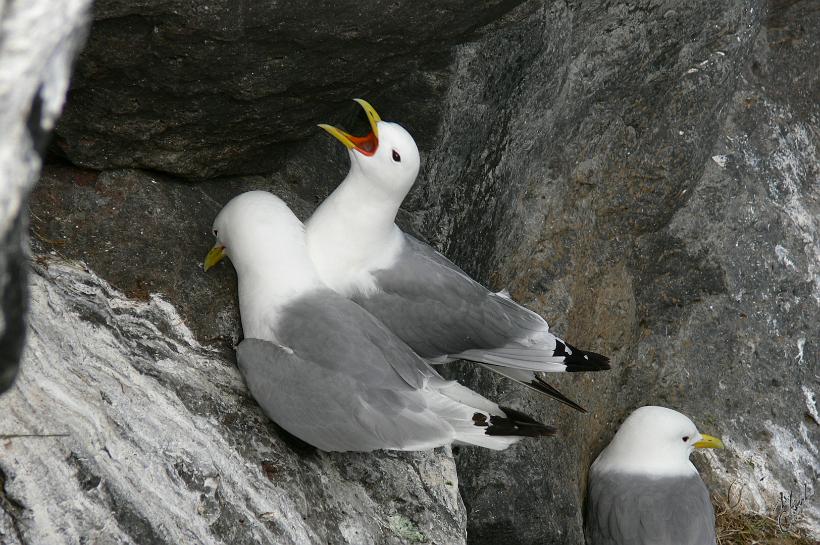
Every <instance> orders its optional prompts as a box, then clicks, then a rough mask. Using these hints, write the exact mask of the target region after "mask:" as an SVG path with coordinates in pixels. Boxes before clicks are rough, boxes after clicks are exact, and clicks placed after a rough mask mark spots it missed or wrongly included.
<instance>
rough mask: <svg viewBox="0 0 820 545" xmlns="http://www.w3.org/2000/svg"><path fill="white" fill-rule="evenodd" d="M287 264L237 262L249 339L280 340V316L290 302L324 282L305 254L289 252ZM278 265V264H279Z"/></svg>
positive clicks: (318, 287)
mask: <svg viewBox="0 0 820 545" xmlns="http://www.w3.org/2000/svg"><path fill="white" fill-rule="evenodd" d="M287 260H288V263H287V265H288V266H283V265H284V264H283V263H281V262H280V263H276V262H274V261H272V260H271V262H270V263H265V262H264V260H260V259H258V258H257V259H255V260H254V264H253V266H252V267H251V266H246V265H244V264H242V263H239V264H236V263H235V264H234V267H236V274H237V278H238V283H239V309H240V315H241V319H242V332H243V333H244V335H245V337H246V338H252V339H262V340H265V341H271V342H278V341H277V339H276V335H275V331H276V328H277V325H278V318H279V316H280V314H281V312H282V309H283V308H285V307H286V306H287V305H288V304H289V303H291V302H292V301H294V300H295V299H297V298H299V297H301V296H303V295H306V294H308V293H310V292H312V291H315V290H317V289H321V287H322V285H321V281H320V280H319V278H318V276H317V275H316V273H315V272H314V271H313V270H312V267H311V266H310V263H309V260H308V258H307V256H306V255H304V256H294V255H288V257H287ZM277 265H278V266H277Z"/></svg>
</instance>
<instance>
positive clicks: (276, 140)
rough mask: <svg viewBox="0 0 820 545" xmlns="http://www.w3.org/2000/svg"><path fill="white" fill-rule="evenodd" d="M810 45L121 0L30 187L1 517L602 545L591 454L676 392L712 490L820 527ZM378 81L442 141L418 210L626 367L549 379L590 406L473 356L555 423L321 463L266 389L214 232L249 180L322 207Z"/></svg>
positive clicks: (417, 222) (819, 532) (503, 5)
mask: <svg viewBox="0 0 820 545" xmlns="http://www.w3.org/2000/svg"><path fill="white" fill-rule="evenodd" d="M65 3H66V4H67V5H68V4H71V2H65ZM0 14H2V16H3V17H4V21H5V17H6V16H7V13H6V12H4V11H3V10H2V9H0ZM38 15H39V16H40V17H42V18H47V16H46V15H45V14H38ZM2 28H3V32H4V33H6V32H7V30H6V28H7V26H6V24H5V22H4V26H3V27H2ZM63 31H64V32H67V31H66V30H65V29H63ZM52 33H56V30H55V31H53V32H52ZM818 41H820V12H818V11H817V10H816V9H815V7H814V6H813V3H812V2H810V1H806V0H804V1H797V2H769V3H767V2H765V1H763V0H758V1H755V2H740V1H724V2H708V1H705V0H703V1H696V2H690V3H686V4H681V3H678V2H648V1H647V2H634V3H611V2H606V3H605V2H577V3H573V2H548V1H543V0H529V1H502V0H497V1H489V0H488V1H484V2H467V1H463V0H450V1H445V2H441V1H439V2H429V3H428V2H400V3H398V4H397V3H392V2H381V1H378V0H373V1H370V2H364V3H362V2H317V3H314V4H311V5H310V7H300V6H296V5H284V4H281V5H280V4H270V3H266V4H263V3H253V2H227V1H222V0H208V1H207V2H204V3H203V2H196V3H195V2H190V1H188V0H140V1H138V2H122V1H120V0H98V2H97V4H96V6H95V14H94V22H93V24H92V26H91V33H90V36H89V41H88V45H87V47H86V48H85V50H84V51H83V52H82V54H81V56H80V59H79V61H78V65H77V70H76V73H75V77H74V80H73V82H72V85H71V90H70V92H69V94H68V102H67V105H66V110H65V115H64V117H63V118H62V120H61V122H60V124H59V125H58V127H57V129H56V135H55V138H54V140H53V144H52V147H51V154H50V155H49V157H50V162H49V164H48V165H47V166H46V167H45V170H44V173H43V176H42V178H41V180H40V182H39V185H38V186H37V188H36V190H35V193H34V194H33V197H32V199H31V205H30V212H31V234H32V242H33V246H34V257H35V258H34V262H33V268H34V272H33V275H32V277H33V278H32V281H31V283H30V286H31V301H32V310H31V315H30V319H29V341H28V344H27V350H26V353H25V356H24V358H23V363H22V371H21V375H20V378H19V380H18V381H17V383H16V385H15V387H14V388H13V389H12V390H11V391H10V392H9V393H7V394H5V395H4V396H3V397H0V409H2V411H3V412H4V414H7V415H10V416H9V417H7V418H6V419H5V420H4V424H3V427H2V429H0V433H2V434H5V435H6V437H5V438H4V439H2V441H3V450H0V470H2V473H0V477H2V479H0V480H2V485H3V486H2V489H3V494H2V495H1V496H0V507H2V511H1V512H0V536H2V540H4V541H7V542H9V543H44V542H46V543H51V542H55V543H79V542H81V540H82V539H84V538H86V536H93V537H94V538H96V539H98V540H100V542H113V543H146V542H151V543H181V542H203V543H230V542H238V543H243V542H246V543H258V542H274V543H350V544H358V543H412V542H428V543H442V544H444V543H446V544H451V543H460V542H464V541H465V540H466V542H468V543H471V544H476V545H478V544H482V545H483V544H497V543H521V544H536V543H538V544H543V543H556V544H579V545H580V544H581V543H583V534H582V520H581V510H582V506H583V498H584V490H585V486H586V480H585V479H586V469H587V467H588V466H589V464H590V463H591V461H592V460H593V459H594V457H595V456H596V455H597V453H598V451H599V450H600V448H601V447H602V446H603V445H604V444H605V443H606V442H607V441H608V440H609V438H610V437H611V435H612V433H613V432H614V430H615V428H616V427H617V425H618V423H619V422H620V421H621V420H622V419H623V418H624V417H625V416H626V415H627V414H628V413H629V412H630V411H631V410H632V409H634V408H635V407H636V406H639V405H643V404H652V403H654V404H662V405H667V406H670V407H674V408H677V409H679V410H681V411H682V412H685V413H686V414H688V415H690V416H691V417H692V418H693V419H694V420H695V421H696V422H697V423H698V424H699V425H700V427H701V428H702V429H703V430H704V431H706V432H709V433H714V434H716V435H720V436H722V437H723V438H724V439H725V440H726V442H727V445H728V448H727V450H726V451H723V452H717V453H711V454H709V455H708V456H699V455H698V457H697V458H696V460H695V462H696V464H697V465H698V467H699V468H701V470H702V473H703V474H704V476H705V478H706V480H707V482H708V484H709V485H710V487H711V488H712V490H714V491H715V493H716V494H717V495H725V494H726V493H727V491H728V490H729V487H730V485H732V484H734V488H733V489H734V490H738V489H742V491H743V492H742V496H741V498H742V506H743V509H745V510H749V511H755V512H759V513H763V514H766V515H770V516H774V517H777V516H778V515H782V514H783V513H784V512H785V513H786V515H788V516H786V517H783V516H781V520H782V521H783V525H784V529H793V528H796V527H798V526H799V527H802V528H804V529H806V530H807V531H808V532H809V533H810V534H813V535H814V536H815V537H817V536H820V511H819V510H818V509H817V507H816V506H817V503H816V498H817V495H816V493H815V490H816V488H817V486H818V481H817V478H818V473H820V455H818V450H817V448H818V447H817V445H818V444H820V416H818V408H817V393H818V391H820V378H818V377H819V376H820V368H818V360H819V359H820V354H818V352H819V350H818V346H817V342H816V337H817V323H818V322H820V234H819V233H818V231H820V176H818V175H819V174H820V172H818V170H820V167H818V139H819V138H820V136H818V135H820V132H819V131H818V120H819V119H820V111H819V110H820V107H819V106H818V104H820V100H818V99H820V96H818V89H820V81H818V79H820V73H818V71H817V69H816V67H817V66H820V44H818ZM72 43H73V42H72ZM69 51H70V48H69ZM69 57H70V53H69ZM0 58H3V57H0ZM67 58H68V57H67ZM5 66H6V63H5V61H4V62H3V67H4V68H3V74H2V75H3V76H4V77H5V75H6V72H5ZM32 73H35V74H39V76H38V77H40V78H41V80H42V79H43V78H46V76H44V75H43V74H47V73H48V72H44V71H43V69H42V67H39V66H37V65H35V68H34V69H33V72H32ZM46 79H49V78H46ZM49 81H51V80H50V79H49ZM0 89H2V87H0ZM32 89H36V86H34V87H32ZM31 96H34V95H33V94H31ZM355 96H363V97H365V98H367V99H369V100H370V101H371V102H372V103H373V104H374V105H375V106H376V108H377V109H378V110H379V112H380V113H381V114H382V116H383V117H384V118H385V119H390V120H397V121H400V122H402V124H404V125H405V126H406V127H407V128H408V129H409V130H410V131H411V132H412V133H413V134H414V135H415V136H416V137H417V140H418V141H419V144H420V148H421V149H422V152H423V157H422V161H423V167H422V172H421V174H420V176H419V181H418V183H417V185H416V188H415V189H414V190H413V192H412V193H411V195H410V197H409V198H408V200H407V202H406V206H405V208H404V210H403V211H402V214H401V216H400V220H401V222H402V224H403V225H404V226H405V227H406V228H408V229H411V230H413V231H415V232H417V233H419V234H420V235H422V236H424V237H426V238H427V239H428V240H430V241H431V242H432V243H434V244H436V245H437V246H438V247H439V248H440V249H442V251H444V252H445V253H446V254H447V255H448V256H450V257H451V258H452V259H453V260H454V261H456V262H457V263H458V264H459V265H461V266H462V267H464V268H465V269H466V270H467V271H468V272H470V273H471V274H473V275H474V276H475V277H476V278H479V279H481V280H482V281H483V282H485V283H487V284H488V285H490V286H491V287H493V288H496V289H501V288H503V287H507V288H509V289H510V291H511V292H512V294H513V296H514V297H515V298H516V299H517V300H518V301H520V302H522V303H525V304H527V305H528V306H530V307H531V308H533V309H534V310H537V311H538V312H540V313H541V314H542V315H544V316H545V317H546V318H547V320H548V321H549V322H550V324H552V326H553V328H554V329H555V330H556V331H557V332H558V333H560V334H562V335H563V336H565V337H566V338H568V339H572V340H574V341H575V343H576V344H578V345H579V346H585V347H589V348H590V349H594V350H596V351H599V352H602V353H606V354H609V355H611V356H612V358H613V363H614V369H613V371H611V372H609V373H599V374H595V375H591V376H580V377H579V376H562V377H558V378H556V380H555V381H556V383H557V384H558V386H559V387H560V388H561V389H562V390H563V391H565V392H566V393H567V394H569V395H570V396H571V397H574V398H575V399H577V400H578V401H580V402H581V403H582V404H584V405H585V406H586V407H587V408H589V409H590V413H589V414H587V415H582V414H578V413H575V412H572V411H571V410H569V409H566V408H563V407H560V406H558V405H557V404H554V403H551V402H549V401H545V400H544V399H542V398H540V397H538V396H537V395H533V394H532V393H530V392H528V391H526V390H524V389H523V388H518V387H516V386H513V385H510V384H508V383H505V382H502V381H499V380H497V379H496V378H495V377H493V376H489V375H487V374H486V373H484V372H482V371H478V370H475V369H473V368H470V367H463V368H462V367H458V366H456V367H454V368H453V370H452V371H451V372H452V373H453V375H454V376H458V377H460V378H461V379H462V380H464V381H466V383H468V384H469V385H471V386H473V387H475V388H476V389H478V390H480V391H482V392H483V393H485V394H487V395H489V396H494V397H495V398H496V399H499V400H501V401H503V402H504V403H506V404H508V405H511V406H513V407H518V408H522V409H525V410H527V411H529V412H532V413H535V414H536V415H538V416H539V417H541V418H542V419H543V420H546V421H548V422H552V423H556V424H558V425H559V428H560V431H561V436H560V437H559V438H555V439H553V440H547V441H543V442H539V443H534V442H533V443H523V444H519V445H517V446H516V447H514V448H512V449H510V450H509V451H506V452H503V453H494V452H485V451H481V450H476V449H468V448H462V449H460V450H458V451H457V452H456V453H455V459H453V458H452V457H451V456H450V453H449V452H433V453H420V454H412V455H396V454H388V453H380V454H373V455H353V456H351V455H333V456H328V455H325V454H322V453H318V452H316V451H314V450H313V449H310V448H308V447H306V446H305V445H301V444H299V442H298V441H295V440H293V439H292V438H289V437H287V436H286V435H285V434H283V433H282V432H281V431H279V430H277V429H276V428H275V426H273V425H271V424H270V423H268V422H266V421H265V419H264V417H263V416H262V415H261V413H260V412H259V410H258V409H257V408H256V407H255V405H254V404H253V402H252V400H250V399H249V397H248V394H247V391H246V390H245V389H244V386H243V385H242V382H241V380H240V378H239V376H238V374H237V372H236V369H235V367H234V366H233V362H232V350H231V346H232V343H233V342H234V341H235V340H236V339H237V338H238V335H239V327H238V321H237V313H236V302H235V286H234V284H235V278H234V275H233V273H232V271H231V270H230V267H228V266H223V267H219V268H217V269H216V270H215V271H212V272H210V273H209V274H208V275H205V274H203V273H202V271H201V259H202V257H203V256H204V254H205V252H206V251H207V250H208V248H209V247H210V244H211V242H212V240H211V239H212V237H211V235H210V223H211V221H212V219H213V217H214V216H215V214H216V212H217V211H218V210H219V208H220V206H221V205H222V204H223V203H225V202H226V201H227V200H228V199H229V198H230V197H231V196H232V195H234V194H236V193H238V192H240V191H244V190H247V189H255V188H264V189H269V190H271V191H273V192H275V193H276V194H278V195H280V196H282V197H283V198H285V200H287V201H288V202H289V204H291V206H292V207H293V208H294V210H296V211H297V213H298V214H299V215H300V216H302V217H306V216H308V215H309V214H310V211H311V210H312V209H313V208H314V207H315V205H316V204H317V203H318V202H320V201H321V199H322V198H323V197H324V196H326V195H327V194H328V193H329V191H330V190H332V188H333V187H335V184H336V183H338V181H339V180H341V177H342V176H343V175H344V172H345V170H346V168H347V161H346V158H345V156H344V154H343V151H342V149H341V146H339V145H338V144H337V143H334V141H332V139H330V138H329V137H327V135H325V134H323V133H321V132H320V131H319V130H318V129H315V124H316V123H319V122H330V123H334V124H341V125H342V126H345V127H347V128H349V129H352V130H355V129H357V128H359V129H363V127H364V126H365V125H364V122H363V120H361V119H359V118H358V117H357V116H358V112H357V107H356V106H355V104H353V103H352V102H350V101H349V99H350V98H352V97H355ZM0 98H2V99H3V100H8V99H7V98H5V97H4V96H3V95H0ZM27 108H28V107H27V106H26V105H25V104H23V105H22V106H20V105H18V106H17V112H18V114H19V112H24V113H25V112H28V111H29V110H31V108H28V109H27ZM22 119H25V116H24V117H22ZM21 134H22V133H21ZM24 137H25V135H24V134H22V136H20V138H22V140H21V139H20V138H18V139H17V140H13V139H11V138H9V141H12V140H13V141H15V142H20V141H23V142H25V138H24ZM4 145H5V144H4ZM34 160H35V161H36V156H35V159H34ZM17 179H22V178H19V177H18V178H17ZM25 187H27V185H23V186H19V187H17V188H15V189H13V190H10V191H6V192H5V193H3V197H4V198H5V197H6V195H11V196H12V197H11V198H14V199H18V202H19V199H20V198H21V195H24V193H25ZM21 188H22V189H21ZM16 210H17V209H16V208H14V209H12V213H11V214H9V215H8V216H7V217H8V218H15V217H22V216H19V215H17V214H16V212H15V211H16ZM3 221H6V220H5V219H3ZM16 221H17V223H16V224H15V223H13V222H12V220H9V222H8V225H17V227H16V228H14V229H11V228H9V229H7V231H6V232H9V233H13V234H12V235H10V236H16V237H18V238H19V237H20V235H21V233H22V230H21V229H23V228H22V227H20V226H21V225H24V224H23V223H21V222H22V221H23V220H21V219H18V220H16ZM15 229H16V230H15ZM14 233H16V234H14ZM8 248H11V251H9V250H6V251H4V252H2V256H3V257H2V258H0V259H7V260H10V261H9V262H10V263H12V262H13V263H19V262H20V257H19V255H18V256H17V257H15V254H14V251H15V250H14V248H19V244H16V243H15V244H13V245H11V246H8ZM9 256H10V257H9ZM15 260H16V261H15ZM0 265H2V263H0ZM0 278H2V279H3V281H4V282H6V285H8V286H12V287H13V289H14V290H16V291H13V292H12V293H17V294H18V296H17V297H18V299H20V296H19V294H20V293H22V292H21V291H20V290H21V289H22V286H24V284H23V283H22V282H21V281H20V279H19V278H14V277H10V276H2V277H0ZM8 278H11V280H7V279H8ZM4 289H6V288H4ZM14 308H16V307H8V306H6V305H5V304H4V316H5V320H4V323H5V324H12V327H9V326H6V330H7V331H10V333H8V334H7V335H6V337H4V339H6V338H8V339H11V341H9V342H13V343H17V344H16V345H15V346H21V344H20V338H21V337H20V332H19V327H18V328H17V330H15V329H14V327H13V323H14V321H13V320H11V319H10V318H14V317H19V316H20V313H19V311H15V310H14ZM3 353H4V354H6V352H5V351H4V352H3ZM8 353H9V354H12V356H13V353H12V352H8ZM12 359H13V358H12ZM12 435H15V437H11V436H12ZM29 435H36V437H28V436H29ZM17 436H26V437H17ZM455 468H457V470H458V478H457V479H456V475H455ZM456 487H457V488H458V491H460V498H459V495H458V494H457V490H456ZM781 493H783V494H786V495H788V494H791V495H792V499H793V503H792V506H793V507H794V509H793V510H792V511H791V512H789V506H788V504H786V506H785V507H784V506H783V504H782V503H781ZM812 495H814V497H813V499H812V498H811V496H812ZM804 497H805V498H807V500H806V501H803V502H802V503H799V504H797V500H799V499H801V498H804ZM461 500H463V503H462V501H461ZM465 528H466V536H465V535H464V534H465Z"/></svg>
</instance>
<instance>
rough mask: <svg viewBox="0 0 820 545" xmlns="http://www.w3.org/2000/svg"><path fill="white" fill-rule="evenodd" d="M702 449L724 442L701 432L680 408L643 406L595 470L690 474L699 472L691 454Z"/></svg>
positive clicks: (628, 418)
mask: <svg viewBox="0 0 820 545" xmlns="http://www.w3.org/2000/svg"><path fill="white" fill-rule="evenodd" d="M702 448H723V442H722V441H721V440H720V439H718V438H717V437H712V436H711V435H706V434H703V433H700V432H699V431H698V429H697V427H696V426H695V424H694V423H693V422H692V421H691V420H690V419H689V418H687V417H686V416H684V415H682V414H681V413H679V412H677V411H673V410H672V409H667V408H666V407H654V406H646V407H640V408H639V409H636V410H635V411H634V412H633V413H632V414H630V415H629V416H628V417H627V419H626V420H624V423H623V424H621V427H620V428H619V429H618V432H617V433H616V434H615V437H613V438H612V441H611V442H610V443H609V445H607V447H606V448H605V449H604V450H603V451H602V452H601V454H600V455H599V456H598V459H597V460H595V464H593V469H594V470H601V471H619V472H624V473H645V474H654V475H658V476H665V475H680V474H687V473H691V472H693V471H696V470H695V468H694V466H693V465H692V463H691V462H690V461H689V455H690V454H691V453H692V451H693V450H694V449H702Z"/></svg>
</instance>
